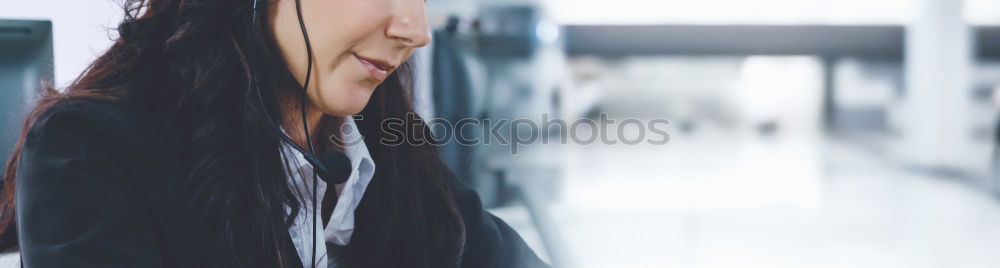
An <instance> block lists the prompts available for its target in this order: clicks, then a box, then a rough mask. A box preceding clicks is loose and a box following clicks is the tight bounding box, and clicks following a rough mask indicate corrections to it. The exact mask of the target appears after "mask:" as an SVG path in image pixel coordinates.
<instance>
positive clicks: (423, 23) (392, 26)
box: [386, 0, 431, 48]
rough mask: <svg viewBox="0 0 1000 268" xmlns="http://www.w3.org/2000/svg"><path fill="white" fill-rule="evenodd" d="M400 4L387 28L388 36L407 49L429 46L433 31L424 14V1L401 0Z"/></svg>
mask: <svg viewBox="0 0 1000 268" xmlns="http://www.w3.org/2000/svg"><path fill="white" fill-rule="evenodd" d="M399 3H400V4H399V5H397V6H396V8H395V12H393V13H394V14H393V16H392V17H391V18H390V21H389V26H388V27H386V36H388V37H389V38H392V39H396V40H399V41H400V42H402V44H403V45H405V46H407V47H414V48H416V47H422V46H426V45H427V44H429V43H430V42H431V31H430V26H428V25H427V15H426V14H425V13H424V12H425V10H424V1H423V0H400V1H399Z"/></svg>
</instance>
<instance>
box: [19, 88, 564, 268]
mask: <svg viewBox="0 0 1000 268" xmlns="http://www.w3.org/2000/svg"><path fill="white" fill-rule="evenodd" d="M151 118H153V117H152V116H149V115H148V114H146V113H145V112H143V109H139V108H137V107H134V106H132V104H128V103H125V102H111V101H82V102H76V103H72V104H66V105H60V106H58V107H56V108H53V109H51V110H49V111H47V112H46V113H44V114H43V115H41V116H40V117H39V118H38V120H37V121H36V122H35V124H34V125H33V126H32V127H31V129H30V130H29V132H28V136H27V140H26V142H25V145H24V149H23V152H22V155H21V159H20V162H19V165H18V170H17V171H18V173H17V175H18V176H17V187H16V188H17V189H16V191H17V227H18V238H19V240H20V248H21V254H22V261H23V264H24V266H25V267H200V266H202V265H199V264H197V263H193V262H194V260H192V259H191V258H189V257H188V256H187V255H186V254H184V252H186V250H188V249H190V248H192V246H191V245H192V243H195V241H193V240H191V239H185V237H186V236H185V234H186V233H187V232H186V230H184V229H183V227H181V226H182V224H178V221H179V220H180V219H183V218H187V217H190V216H191V215H187V214H190V212H187V211H189V210H185V209H183V208H181V207H178V205H177V204H179V203H184V202H178V200H182V198H186V197H190V196H192V193H191V192H190V190H186V189H184V187H178V183H175V182H176V181H178V180H179V179H180V178H183V174H185V173H186V172H184V170H182V165H181V164H180V163H181V162H180V161H179V158H178V153H176V152H177V150H176V149H175V148H176V147H175V146H178V143H177V142H176V139H174V138H173V135H171V134H170V133H171V132H170V129H168V128H167V127H164V126H163V125H164V124H159V123H157V122H156V121H155V120H151ZM451 190H452V194H453V196H454V199H455V203H456V205H457V206H458V209H459V213H460V214H461V216H462V217H463V220H464V223H465V230H466V232H467V233H466V244H465V249H464V253H463V260H462V266H463V267H545V266H547V265H545V264H544V263H543V262H541V261H540V260H539V259H538V257H537V256H536V255H535V253H534V252H532V251H531V249H529V248H528V247H527V246H526V245H525V243H524V242H523V240H522V239H521V238H520V237H519V236H518V235H517V233H515V232H514V230H513V229H511V228H510V227H509V226H508V225H507V224H505V223H504V222H503V221H501V220H500V219H498V218H496V217H495V216H493V215H490V214H489V213H488V212H486V211H484V210H483V207H482V205H481V204H480V201H479V197H478V196H477V195H476V193H475V192H473V191H472V190H470V189H469V188H468V187H467V186H465V185H463V184H462V183H460V182H457V181H456V180H452V185H451ZM366 198H367V197H366ZM185 213H187V214H185ZM284 234H285V235H286V236H285V237H282V239H283V240H284V241H287V242H288V243H290V241H291V239H290V237H288V236H287V232H286V233H284ZM288 254H290V255H287V256H298V254H297V253H296V252H294V248H292V249H291V252H288ZM295 259H298V258H295Z"/></svg>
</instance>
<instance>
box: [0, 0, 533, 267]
mask: <svg viewBox="0 0 1000 268" xmlns="http://www.w3.org/2000/svg"><path fill="white" fill-rule="evenodd" d="M125 7H126V14H127V15H126V18H125V20H124V22H122V23H121V24H120V25H119V27H118V33H119V38H118V40H116V42H115V43H114V45H113V46H112V47H111V48H110V49H109V50H108V51H107V52H105V53H104V54H103V55H101V56H100V57H98V58H97V59H96V60H95V61H94V62H93V63H92V64H91V65H90V67H89V68H88V69H87V70H86V71H85V72H84V73H83V74H82V75H81V76H80V77H79V78H77V79H76V80H75V81H74V82H73V83H72V84H71V85H70V86H69V87H67V88H66V89H65V90H64V91H63V92H56V91H54V90H49V92H48V93H47V94H45V95H44V96H42V97H41V98H40V100H39V102H38V104H37V106H36V107H35V108H34V110H33V111H32V112H31V113H30V115H29V117H28V118H27V120H26V122H25V124H24V127H23V130H22V136H21V140H20V141H19V143H18V144H17V146H16V149H15V151H14V152H13V155H12V157H11V158H10V161H9V162H8V163H7V171H6V174H5V187H4V191H5V195H4V201H3V202H4V203H3V205H4V206H3V207H4V210H3V211H4V213H5V216H6V217H5V218H4V220H5V221H4V222H5V224H4V225H5V226H4V227H6V228H14V225H15V223H16V226H17V228H18V230H17V231H18V233H19V241H20V242H19V243H20V250H21V254H22V261H23V263H24V265H25V266H26V267H324V266H329V267H536V266H544V264H543V263H542V262H540V261H539V260H538V258H537V257H536V256H535V254H534V253H533V252H532V251H531V250H530V249H528V248H527V247H526V246H525V244H524V243H523V242H522V240H521V239H520V237H518V236H517V234H516V233H515V232H514V231H513V230H512V229H510V228H509V227H508V226H507V225H506V224H504V223H503V222H502V221H500V220H499V219H497V218H496V217H493V216H491V215H490V214H489V213H487V212H485V211H484V210H483V208H482V206H481V205H480V203H479V199H478V197H477V196H476V194H475V193H474V192H472V191H471V190H469V188H467V187H466V186H464V185H462V184H461V183H460V182H459V181H458V180H457V179H455V178H453V176H452V175H451V173H450V172H448V171H447V170H446V169H445V168H444V165H443V164H442V163H441V162H440V161H439V160H438V158H437V156H436V153H435V149H434V147H433V145H429V144H426V143H415V144H403V145H398V146H397V145H386V144H383V143H380V142H378V141H379V140H381V139H383V138H388V137H389V135H388V134H386V133H387V132H386V131H385V130H384V129H382V128H381V127H382V126H381V122H383V121H385V120H386V119H394V118H404V116H406V115H407V114H408V113H410V112H411V109H410V107H409V105H408V103H409V99H408V94H409V91H408V88H407V86H408V84H409V76H408V72H407V67H406V65H405V64H404V62H405V60H406V59H407V58H408V57H409V56H410V55H411V54H412V53H413V50H414V49H415V48H417V47H420V46H423V45H426V44H427V43H428V42H429V41H430V40H429V37H428V35H429V30H428V27H427V25H426V23H425V21H426V20H425V17H424V14H423V12H424V1H423V0H301V3H300V2H299V1H298V0H259V1H256V2H255V1H252V0H127V1H125ZM355 114H357V115H360V116H362V118H363V120H357V121H355V120H352V119H351V117H349V116H351V115H355ZM406 122H410V121H406ZM410 124H416V123H413V122H410ZM345 127H346V128H345ZM350 127H357V129H358V131H359V132H360V135H361V136H363V137H364V145H363V146H360V148H358V147H352V146H350V144H348V143H345V142H334V141H340V140H342V138H345V137H346V136H350V135H352V134H351V132H350V131H347V132H341V129H350ZM407 129H417V130H419V131H415V132H407V133H406V134H407V135H409V136H408V137H407V138H408V139H409V140H419V139H423V138H424V137H425V136H427V135H429V131H428V130H427V128H426V127H424V126H423V125H409V126H407ZM354 134H358V133H354ZM326 137H332V139H327V138H326ZM290 148H291V149H290ZM295 148H299V149H301V150H302V151H305V152H299V151H298V150H292V149H295ZM302 148H304V149H302ZM334 151H343V152H344V153H346V155H347V156H348V157H349V158H350V159H349V160H348V161H349V164H348V165H347V166H346V168H348V169H351V170H349V172H348V173H349V174H350V175H349V179H348V180H347V182H346V183H343V184H338V185H330V187H327V186H326V185H324V184H323V182H322V181H317V180H316V177H315V176H314V174H315V173H317V172H312V169H313V168H317V167H316V166H311V165H310V164H308V163H304V162H303V161H302V160H304V159H306V158H307V157H308V156H310V155H312V154H311V153H316V154H322V153H324V152H334ZM359 163H365V164H359ZM332 183H336V182H332ZM303 186H305V187H303ZM311 191H312V192H311ZM310 192H311V193H310ZM324 194H325V195H324ZM321 195H322V196H321ZM324 197H325V198H324ZM362 197H363V198H362ZM317 199H320V200H323V202H322V203H316V202H315V201H316V200H317ZM314 204H315V206H314ZM317 218H321V220H320V219H317ZM317 223H318V224H317ZM312 225H318V227H315V228H314V227H313V226H312ZM324 225H325V226H324ZM317 237H318V238H319V240H320V241H319V243H318V245H317V244H314V243H313V241H310V240H311V239H316V238H317ZM324 242H325V243H324ZM313 252H316V254H313Z"/></svg>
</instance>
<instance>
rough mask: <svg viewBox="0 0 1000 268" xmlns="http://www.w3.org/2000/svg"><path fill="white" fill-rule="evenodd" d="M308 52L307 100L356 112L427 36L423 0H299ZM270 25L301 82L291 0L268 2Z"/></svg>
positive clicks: (300, 49) (301, 54)
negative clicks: (307, 39) (309, 57)
mask: <svg viewBox="0 0 1000 268" xmlns="http://www.w3.org/2000/svg"><path fill="white" fill-rule="evenodd" d="M300 1H301V3H300V4H301V8H302V19H303V21H305V26H306V30H307V31H308V34H309V41H310V43H311V45H312V51H313V70H312V78H311V80H310V82H309V88H308V92H309V99H310V101H311V102H312V104H313V105H315V106H316V108H319V109H320V110H322V111H323V112H324V113H326V114H329V115H353V114H357V113H359V112H361V109H363V108H364V107H365V104H367V103H368V99H369V98H370V97H371V95H372V92H373V91H374V90H375V87H377V86H378V85H379V84H381V83H382V81H384V80H385V79H387V77H388V76H389V74H391V73H392V72H393V71H395V70H396V68H397V67H399V65H401V64H403V62H404V61H406V59H407V58H409V57H410V55H412V54H413V51H414V49H416V48H418V47H422V46H425V45H427V43H429V42H430V41H431V36H430V29H429V28H428V26H427V18H426V17H425V14H424V0H300ZM270 16H271V17H270V18H271V30H272V32H273V33H274V35H275V39H276V41H277V43H278V47H279V48H280V49H281V51H282V54H283V56H284V58H285V63H286V64H287V65H288V68H289V70H290V71H291V72H292V73H293V74H294V75H295V78H296V79H297V80H298V81H299V84H303V83H304V82H305V77H306V66H307V58H306V57H307V53H306V44H305V41H304V39H303V37H302V31H301V29H300V27H299V21H298V16H297V15H296V9H295V0H279V1H277V2H274V3H273V4H272V6H271V14H270Z"/></svg>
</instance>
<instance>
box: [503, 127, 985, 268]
mask: <svg viewBox="0 0 1000 268" xmlns="http://www.w3.org/2000/svg"><path fill="white" fill-rule="evenodd" d="M566 155H567V160H566V165H567V167H568V169H567V170H568V172H567V174H566V176H565V181H564V182H563V187H562V189H561V192H560V194H559V195H558V197H557V201H556V202H555V203H554V204H552V205H551V207H550V209H551V210H552V214H553V219H554V222H555V225H556V226H555V229H557V231H558V236H560V237H562V241H560V244H561V245H562V249H561V250H562V251H563V253H562V255H563V256H564V259H566V260H567V261H568V265H566V266H568V267H878V268H887V267H1000V202H997V201H996V200H994V199H992V198H991V197H989V196H987V195H986V194H985V193H984V192H983V191H981V190H977V189H974V187H972V186H969V185H965V184H962V183H960V182H957V181H954V180H949V179H946V178H935V177H932V176H930V175H926V174H921V173H919V172H914V171H909V170H904V169H902V168H900V167H898V165H895V164H892V162H893V161H891V160H890V159H885V158H883V157H880V156H878V155H875V154H872V153H870V152H868V150H864V149H862V148H858V147H856V146H853V145H847V144H842V143H836V142H830V141H824V140H792V141H789V140H782V141H773V140H766V139H759V138H732V137H703V138H686V137H675V138H674V139H673V140H672V141H671V143H670V144H668V145H666V146H660V147H650V146H646V147H627V146H590V147H573V148H569V152H568V153H567V154H566ZM495 213H497V214H498V215H500V216H501V217H502V218H504V219H506V220H507V221H508V222H510V224H511V225H512V226H514V227H515V228H516V229H518V230H519V231H521V232H522V233H523V235H524V237H525V239H526V240H527V241H528V242H529V243H530V244H532V246H533V247H535V248H536V249H537V250H541V249H542V247H541V246H540V245H541V244H540V239H539V238H538V235H537V232H536V231H535V230H534V228H533V227H532V225H531V222H530V220H529V219H530V218H529V217H528V216H527V213H526V212H525V211H524V210H523V209H521V208H517V207H513V208H504V209H499V210H496V211H495Z"/></svg>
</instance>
